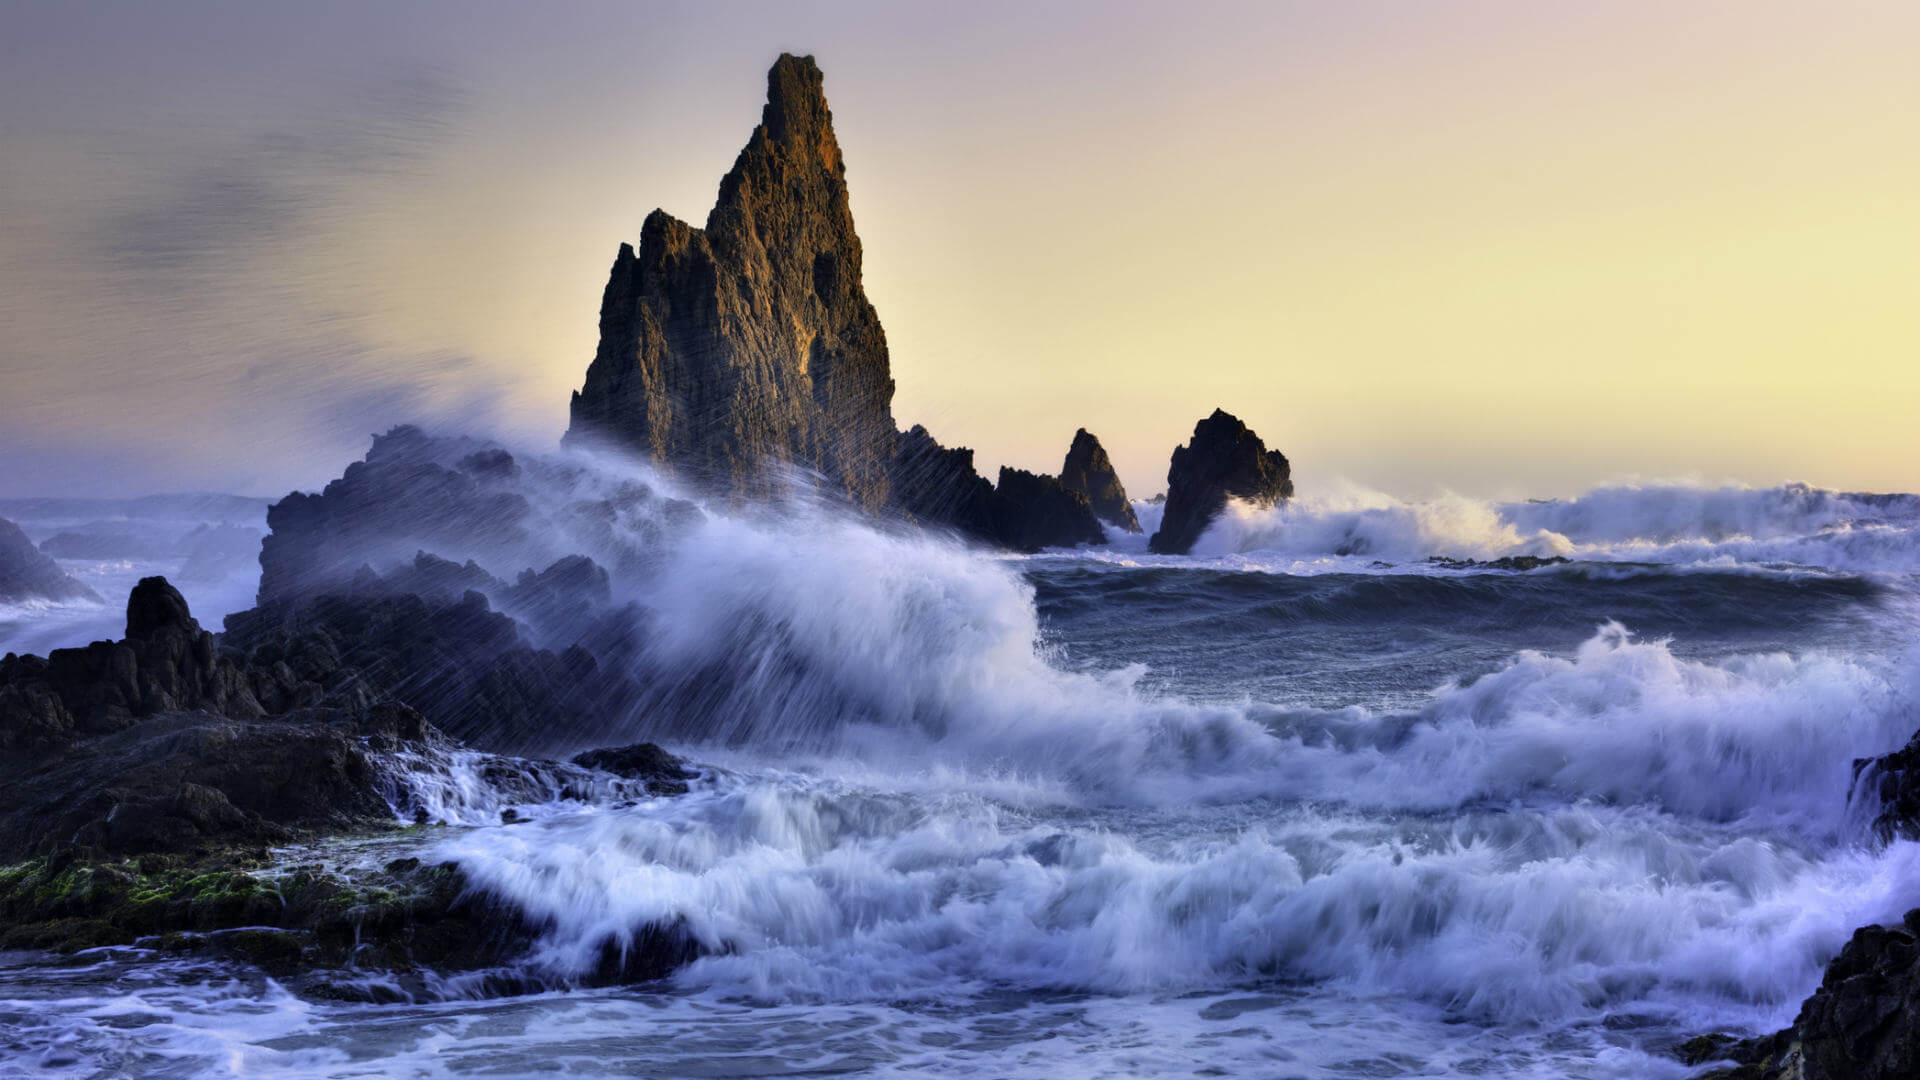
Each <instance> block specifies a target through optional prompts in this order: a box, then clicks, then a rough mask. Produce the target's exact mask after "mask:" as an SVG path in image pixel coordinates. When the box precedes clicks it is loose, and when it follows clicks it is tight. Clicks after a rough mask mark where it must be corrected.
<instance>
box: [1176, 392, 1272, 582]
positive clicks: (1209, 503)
mask: <svg viewBox="0 0 1920 1080" xmlns="http://www.w3.org/2000/svg"><path fill="white" fill-rule="evenodd" d="M1292 497H1293V478H1292V470H1291V469H1290V468H1289V467H1288V465H1287V459H1286V455H1284V454H1282V453H1280V451H1278V450H1269V449H1267V447H1266V444H1265V443H1263V442H1261V441H1260V436H1258V435H1256V434H1254V433H1253V432H1252V431H1251V430H1249V429H1248V428H1247V425H1245V424H1243V423H1241V422H1240V421H1239V420H1238V419H1236V418H1235V417H1233V416H1232V415H1230V414H1228V413H1227V412H1225V411H1223V410H1220V409H1215V410H1214V411H1213V415H1211V416H1209V417H1207V418H1206V419H1205V420H1202V421H1200V422H1199V423H1198V424H1195V425H1194V427H1193V438H1192V440H1190V441H1189V442H1188V443H1187V445H1185V446H1181V447H1176V448H1175V449H1174V451H1173V463H1172V465H1171V466H1169V468H1168V469H1167V507H1166V513H1165V514H1164V515H1163V516H1162V517H1161V519H1160V531H1159V532H1156V533H1154V534H1153V538H1152V539H1151V540H1149V541H1148V542H1147V547H1148V548H1149V549H1150V550H1152V551H1154V552H1156V553H1158V554H1161V555H1184V554H1186V553H1187V552H1189V551H1191V550H1193V544H1194V541H1196V540H1198V539H1200V534H1201V533H1203V532H1205V531H1206V529H1207V526H1208V525H1210V524H1212V522H1213V519H1214V518H1215V517H1216V516H1217V515H1218V514H1219V513H1220V511H1221V510H1222V509H1224V508H1225V507H1226V505H1227V500H1228V499H1240V500H1243V501H1245V502H1249V503H1252V504H1254V505H1256V506H1272V505H1273V504H1274V503H1276V502H1279V501H1280V500H1282V499H1289V498H1292Z"/></svg>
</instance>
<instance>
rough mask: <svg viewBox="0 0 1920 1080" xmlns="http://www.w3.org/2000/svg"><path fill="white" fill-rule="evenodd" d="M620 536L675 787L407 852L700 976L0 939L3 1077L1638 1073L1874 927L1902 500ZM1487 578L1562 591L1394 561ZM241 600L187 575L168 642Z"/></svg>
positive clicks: (1915, 619)
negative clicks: (500, 983) (523, 974)
mask: <svg viewBox="0 0 1920 1080" xmlns="http://www.w3.org/2000/svg"><path fill="white" fill-rule="evenodd" d="M1138 509H1139V511H1140V512H1141V516H1142V519H1143V520H1144V521H1145V522H1147V524H1148V528H1149V529H1151V528H1152V525H1153V522H1154V520H1155V519H1156V517H1157V513H1158V509H1159V508H1158V507H1157V506H1154V505H1150V504H1147V503H1140V504H1138ZM23 525H31V523H30V522H23ZM39 538H41V537H40V536H36V539H39ZM661 544H662V550H661V551H660V552H659V553H658V558H657V560H656V561H655V562H653V563H650V564H648V565H647V567H646V568H645V569H644V570H642V571H636V572H633V573H631V574H629V575H627V576H626V577H624V578H622V579H621V580H620V581H618V582H617V583H616V589H617V591H618V592H620V594H621V596H622V598H623V599H628V600H631V601H632V602H634V603H636V604H639V605H641V606H642V607H643V608H645V609H646V610H648V611H650V612H652V613H654V615H655V616H656V617H655V619H654V621H653V623H652V624H651V625H652V626H653V627H654V629H653V630H652V631H651V633H652V634H653V635H654V636H653V637H652V638H651V639H650V640H649V643H648V646H647V648H646V649H644V650H642V651H641V653H640V658H639V659H638V660H636V661H635V662H636V663H643V664H646V665H648V666H649V670H650V671H651V672H652V673H654V674H655V675H656V676H657V677H660V678H672V677H674V676H672V675H671V673H672V672H681V671H685V672H700V673H704V674H701V675H699V676H698V677H701V678H712V677H713V672H715V671H716V670H725V671H727V672H729V673H730V675H729V676H728V678H727V679H726V680H725V685H724V686H716V687H715V688H714V689H713V691H712V693H711V694H709V695H707V697H706V698H705V699H704V700H703V704H702V707H701V710H700V715H699V716H698V717H695V718H691V719H690V718H689V717H688V716H687V715H685V714H684V713H677V714H671V715H669V714H667V713H666V711H665V710H662V711H661V712H660V713H658V714H647V713H643V714H641V715H636V716H632V717H624V718H615V719H617V720H618V723H617V725H615V728H614V730H615V731H617V732H618V733H620V734H623V735H626V736H630V737H631V738H633V739H638V738H654V739H658V740H660V741H662V742H664V743H666V744H667V745H668V746H669V747H670V748H672V749H674V750H676V751H677V752H679V753H682V754H684V755H686V756H687V757H689V758H690V759H691V760H693V761H694V762H696V763H698V764H699V765H700V766H701V767H702V768H703V770H704V777H703V779H702V780H700V781H698V782H697V783H696V784H695V786H694V790H693V792H692V793H691V794H689V795H686V796H682V797H678V798H670V799H659V800H653V801H648V802H643V803H640V804H638V805H629V806H624V807H616V806H582V805H579V804H569V805H565V806H561V805H554V806H544V807H523V808H520V809H521V812H522V813H523V815H524V816H526V817H528V818H530V819H531V820H529V821H525V822H522V823H519V824H513V825H501V824H498V823H497V822H498V820H499V813H498V811H499V809H500V807H499V806H498V805H497V804H495V803H491V802H488V801H487V799H486V798H485V796H484V795H475V794H473V793H472V792H471V791H453V790H449V791H447V792H446V793H445V797H444V799H442V800H441V801H440V802H438V803H436V804H435V805H434V811H435V817H436V819H437V820H439V821H441V822H443V823H444V824H440V825H436V826H434V827H433V828H430V829H428V830H426V831H425V833H424V835H423V836H419V837H415V838H412V839H410V840H408V841H406V842H407V843H409V844H412V845H414V846H415V847H416V848H420V849H423V850H422V851H421V853H422V854H423V855H428V856H431V857H435V858H446V859H454V860H457V861H458V862H460V863H461V864H462V865H463V866H464V867H465V868H466V870H467V872H468V873H469V875H470V876H471V878H472V880H473V881H474V882H475V883H476V886H477V887H478V888H480V889H482V890H484V891H486V892H488V893H489V894H491V895H493V896H494V897H496V898H498V899H500V900H502V901H503V902H506V903H509V904H512V905H515V906H518V907H519V908H521V909H523V910H524V911H526V912H528V913H529V914H531V915H533V916H534V917H535V918H537V919H539V920H541V921H542V922H543V923H544V924H545V926H546V928H547V929H546V930H545V932H544V934H543V936H542V938H541V941H540V944H539V946H538V949H537V950H536V953H535V955H534V956H533V957H531V958H530V959H529V960H528V964H529V965H530V966H532V967H534V968H537V969H538V970H539V971H540V972H541V973H542V974H544V975H547V976H555V977H562V978H563V977H564V976H565V975H566V974H567V973H569V972H577V971H581V970H584V969H586V968H588V967H590V966H591V965H592V964H593V962H594V960H595V958H596V957H597V955H598V950H599V948H600V947H601V945H602V943H604V942H606V941H607V940H609V939H612V940H615V941H619V940H622V935H630V934H632V933H633V931H635V930H636V929H637V928H639V927H641V926H644V925H646V924H649V923H656V922H662V921H676V920H678V921H683V922H684V925H686V926H687V927H688V928H689V929H690V930H691V931H692V932H693V933H694V934H695V935H696V936H697V937H698V938H699V939H700V940H701V941H702V942H703V943H705V944H707V945H708V946H709V947H710V949H711V953H710V955H708V956H706V957H705V958H703V959H700V960H697V961H695V962H694V963H693V964H691V965H690V966H689V967H687V968H685V969H684V970H682V971H681V972H680V973H678V974H677V975H676V976H674V977H673V978H672V979H670V980H669V981H666V982H663V983H660V984H656V985H648V986H638V987H618V988H608V989H593V990H575V991H566V992H558V991H556V992H552V993H545V994H538V995H533V996H523V997H508V998H480V997H475V996H471V995H472V994H473V992H474V991H473V987H474V986H475V985H476V983H475V982H474V981H473V980H462V979H458V978H454V979H448V980H446V981H444V982H443V983H439V984H437V985H436V986H435V987H434V988H433V990H432V992H429V993H426V994H419V993H414V994H412V1000H408V1001H402V1002H397V1003H389V1004H378V1005H374V1004H346V1003H337V1002H328V1001H315V1000H304V999H302V998H300V997H298V996H295V995H294V994H292V993H290V992H289V991H288V990H286V989H285V988H283V987H281V986H280V985H278V984H276V983H275V982H274V981H273V980H272V979H270V978H268V977H266V976H265V975H263V974H260V973H258V972H256V971H252V970H249V969H246V968H244V967H240V966H232V965H226V964H220V963H213V962H209V961H203V960H193V961H185V960H178V959H168V958H163V957H161V956H159V955H157V954H153V953H149V952H146V951H143V950H140V949H131V948H130V949H110V950H99V951H96V952H93V953H89V954H83V955H82V956H80V957H78V958H72V959H57V958H52V957H48V956H45V955H38V954H8V955H0V1075H8V1076H11V1075H22V1076H35V1077H41V1076H46V1077H109V1076H175V1077H201V1076H233V1077H387V1076H402V1077H411V1076H451V1075H472V1076H495V1077H499V1076H535V1075H557V1076H652V1077H713V1078H718V1077H761V1076H787V1075H815V1074H832V1075H850V1076H897V1075H907V1074H912V1075H931V1076H967V1077H976V1076H977V1077H1032V1078H1042V1080H1063V1078H1072V1077H1131V1076H1232V1077H1276V1078H1279V1077H1341V1078H1372V1077H1391V1076H1434V1077H1489V1078H1492V1077H1633V1078H1646V1077H1655V1078H1657V1077H1678V1076H1684V1075H1686V1070H1684V1069H1682V1068H1681V1067H1679V1066H1678V1065H1677V1064H1675V1063H1674V1062H1673V1061H1672V1060H1671V1059H1670V1058H1669V1057H1667V1056H1666V1053H1665V1052H1666V1051H1667V1050H1668V1049H1669V1048H1670V1047H1671V1046H1672V1045H1673V1044H1674V1043H1675V1042H1676V1041H1678V1040H1680V1039H1682V1038H1685V1037H1687V1036H1690V1035H1693V1034H1697V1033H1699V1032H1702V1031H1706V1030H1731V1031H1737V1032H1762V1031H1769V1030H1773V1029H1775V1028H1778V1027H1780V1026H1783V1025H1784V1024H1786V1023H1787V1022H1789V1021H1790V1020H1791V1019H1792V1017H1793V1014H1794V1012H1795V1011H1796V1009H1797V1008H1798V1005H1799V1003H1800V1001H1801V1000H1802V999H1803V998H1804V997H1805V996H1806V995H1807V994H1808V993H1809V992H1811V991H1812V990H1813V988H1814V987H1815V986H1816V985H1817V984H1818V982H1819V979H1820V975H1821V971H1822V968H1823V966H1824V965H1825V963H1826V961H1827V960H1828V959H1830V958H1831V957H1832V956H1833V954H1834V953H1835V952H1836V951H1837V950H1838V949H1839V947H1840V945H1841V944H1842V943H1843V942H1844V941H1845V940H1846V938H1847V937H1848V936H1849V934H1850V933H1851V931H1852V930H1853V929H1854V928H1855V927H1856V926H1859V925H1861V924H1863V923H1867V922H1871V921H1875V920H1885V919H1893V918H1897V917H1898V916H1899V915H1900V914H1901V913H1902V912H1904V911H1905V910H1907V909H1908V908H1910V907H1914V906H1920V846H1917V845H1914V844H1911V843H1905V842H1899V843H1894V844H1891V845H1882V844H1878V843H1875V842H1874V841H1873V840H1872V838H1871V836H1870V835H1869V832H1868V830H1867V829H1866V828H1865V827H1864V822H1865V821H1866V819H1867V818H1869V817H1870V816H1871V814H1872V811H1873V808H1872V807H1871V806H1865V805H1862V804H1861V802H1860V800H1859V799H1850V798H1849V795H1850V791H1849V788H1850V783H1851V770H1852V762H1853V761H1854V759H1856V758H1859V757H1863V756H1867V755H1873V754H1880V753H1885V752H1887V751H1890V750H1893V749H1895V748H1898V747H1899V746H1901V745H1903V744H1904V743H1905V742H1906V741H1907V740H1908V739H1909V738H1910V737H1911V736H1912V735H1913V734H1914V732H1915V730H1916V729H1920V652H1916V651H1915V644H1914V643H1915V642H1916V641H1920V637H1917V636H1916V628H1920V603H1917V602H1916V601H1917V600H1920V591H1917V586H1920V498H1916V497H1915V496H1911V495H1891V496H1885V495H1876V496H1867V495H1848V494H1843V493H1836V492H1829V491H1822V490H1817V489H1811V488H1806V487H1799V486H1788V487H1780V488H1772V489H1748V488H1738V487H1701V486H1684V485H1667V486H1621V487H1611V488H1603V489H1599V490H1595V491H1592V492H1589V493H1587V494H1585V495H1582V496H1580V497H1578V498H1571V499H1560V500H1549V501H1520V502H1513V503H1492V502H1483V501H1477V500H1470V499H1464V498H1453V497H1448V498H1442V499H1436V500H1432V501H1429V502H1424V503H1406V502H1400V501H1397V500H1394V499H1391V498H1387V497H1385V496H1381V495H1377V494H1373V493H1369V492H1366V491H1362V490H1358V489H1351V490H1341V491H1334V492H1329V493H1325V494H1321V495H1315V494H1314V493H1311V492H1309V493H1308V494H1307V495H1306V496H1305V497H1303V498H1301V499H1298V500H1296V501H1295V502H1294V503H1292V504H1290V505H1288V506H1285V507H1282V508H1280V509H1277V510H1257V509H1250V508H1246V507H1239V506H1235V507H1232V508H1230V509H1229V511H1228V513H1226V514H1225V515H1224V516H1223V517H1222V518H1221V519H1220V520H1219V521H1217V522H1216V523H1215V525H1214V526H1213V527H1212V529H1211V530H1210V531H1209V532H1208V533H1207V534H1206V536H1205V537H1203V539H1202V541H1201V543H1200V545H1199V546H1198V549H1197V551H1196V553H1195V554H1193V555H1191V556H1185V557H1160V556H1152V555H1149V554H1147V553H1146V552H1145V542H1144V537H1135V536H1126V535H1118V536H1116V537H1115V543H1114V545H1113V546H1112V547H1110V548H1108V549H1101V550H1087V551H1081V552H1075V553H1050V554H1045V555H1040V556H1034V557H1012V556H1004V555H997V554H991V553H986V552H981V551H977V550H970V549H968V548H966V547H965V546H963V545H961V544H959V543H957V542H954V541H951V540H943V539H939V538H934V537H928V536H923V535H919V534H916V533H913V532H911V531H905V530H898V529H883V528H876V527H874V526H872V525H869V524H864V523H861V522H857V521H852V520H849V519H846V518H842V517H839V516H837V515H835V514H833V513H832V512H830V511H828V510H825V509H822V508H817V507H815V508H811V509H803V510H795V511H792V512H789V513H764V514H752V515H729V514H728V513H726V512H724V511H720V510H714V509H711V508H710V511H709V515H708V517H707V519H706V521H705V522H704V524H702V525H701V526H699V527H698V528H697V529H695V530H694V531H693V532H692V533H691V534H689V535H684V536H681V537H679V538H677V539H673V540H670V541H661ZM1513 555H1537V556H1558V557H1563V558H1565V559H1567V560H1568V561H1566V562H1564V563H1555V564H1551V565H1547V566H1544V567H1542V568H1540V569H1535V570H1530V571H1525V572H1514V571H1507V570H1493V569H1485V568H1477V567H1471V566H1468V567H1460V566H1457V565H1452V564H1440V563H1434V562H1430V561H1428V560H1429V559H1430V558H1431V557H1434V556H1447V557H1453V558H1460V559H1482V560H1485V559H1494V558H1500V557H1505V556H1513ZM75 565H76V567H77V568H81V569H84V567H83V566H79V564H75ZM129 565H131V564H129ZM100 572H101V573H105V571H100ZM235 573H236V574H238V575H239V577H238V578H235V579H227V578H221V577H220V576H219V575H217V574H216V575H214V577H215V580H214V581H213V582H211V583H210V584H209V585H207V586H204V587H202V592H203V593H204V596H203V595H201V594H200V593H196V591H195V587H194V586H193V585H192V584H191V583H189V584H188V586H187V588H186V592H187V595H188V597H189V599H190V601H192V602H193V603H194V604H195V607H196V611H197V612H198V613H200V614H201V615H202V616H203V618H206V619H207V621H209V622H210V623H217V621H218V620H217V616H218V615H219V614H221V613H223V611H222V609H225V610H232V609H233V608H235V607H238V606H244V604H245V599H244V592H245V590H244V588H243V586H244V584H245V580H244V579H245V573H246V572H245V570H244V569H240V570H236V571H235ZM235 580H239V581H241V585H235V584H234V581H235ZM102 591H103V592H104V591H106V590H105V589H103V590H102ZM121 595H124V593H121ZM112 607H113V605H112V604H109V605H108V608H109V609H111V608H112ZM111 614H112V613H111V611H109V612H108V614H106V615H101V614H99V613H95V615H94V616H91V617H92V618H93V620H94V621H93V622H92V623H88V622H86V621H85V619H84V618H82V617H81V616H80V615H78V614H75V613H74V612H65V613H62V612H46V611H41V612H24V613H15V616H14V622H13V623H12V624H10V626H9V627H7V628H5V629H0V634H7V635H11V639H8V638H0V649H8V648H19V647H21V646H20V645H19V644H18V643H17V642H18V641H20V640H28V641H30V642H31V644H32V647H33V648H35V649H36V650H38V649H44V648H46V647H48V646H49V645H58V644H72V643H77V641H80V640H85V639H86V638H87V637H89V636H106V635H105V634H101V633H96V632H95V631H96V629H97V626H98V624H99V623H100V621H101V620H102V619H105V620H106V621H107V622H109V623H110V622H111V621H112V620H111V617H110V616H111ZM110 632H111V631H109V633H110ZM63 635H64V636H65V637H66V638H71V639H73V640H63ZM689 677H695V676H689ZM674 700H678V701H681V702H685V701H687V700H689V698H688V697H687V696H686V695H681V696H679V697H677V698H675V699H674ZM561 741H564V739H562V740H561ZM565 749H567V747H564V746H562V747H556V752H558V751H560V750H565ZM397 809H398V808H397ZM288 857H289V858H294V857H296V856H294V855H291V854H290V855H289V856H288ZM302 857H304V856H302Z"/></svg>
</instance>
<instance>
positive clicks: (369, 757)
mask: <svg viewBox="0 0 1920 1080" xmlns="http://www.w3.org/2000/svg"><path fill="white" fill-rule="evenodd" d="M429 737H430V736H429V729H428V727H427V725H426V722H425V721H424V720H422V719H421V717H420V714H418V713H416V712H414V711H413V710H412V709H409V708H407V707H406V706H404V705H398V704H383V705H375V706H372V707H370V708H366V709H360V710H345V709H309V710H301V711H297V712H294V713H290V714H287V715H286V716H283V717H278V718H275V719H271V720H268V719H253V720H236V719H231V718H228V717H222V716H216V715H213V714H211V713H206V712H193V713H174V712H169V713H160V714H157V715H155V716H153V717H151V718H148V719H145V720H142V721H140V722H137V723H135V724H133V725H132V726H130V727H128V728H126V729H125V730H122V731H118V732H115V733H113V734H111V735H104V736H100V737H98V738H94V739H88V740H83V741H82V742H80V743H78V744H75V745H72V746H69V747H67V748H65V749H64V750H63V752H62V753H60V754H57V755H54V756H52V757H50V758H47V759H46V760H45V764H44V765H42V766H41V767H39V768H37V769H33V770H31V771H25V772H23V773H21V774H20V775H18V776H17V777H16V787H17V789H18V790H17V791H16V792H15V793H13V794H11V795H9V796H6V797H4V798H0V851H7V852H14V853H38V852H41V851H45V850H49V849H59V848H65V847H79V848H86V849H91V850H94V851H98V852H100V853H102V854H108V855H136V854H141V853H145V852H173V853H183V854H192V853H207V852H211V851H218V850H227V849H230V848H233V847H236V846H240V847H259V846H263V845H266V844H274V843H284V842H286V841H287V840H288V839H290V838H292V837H293V836H294V835H296V834H297V832H299V831H312V830H321V829H329V830H331V829H347V828H354V827H366V826H371V825H379V824H386V823H390V822H392V821H393V811H392V810H391V809H390V808H389V807H388V804H387V802H386V800H385V799H384V798H383V797H382V794H381V791H380V770H379V768H378V767H377V765H376V763H375V755H376V754H377V753H379V752H381V751H391V750H395V749H398V748H400V747H401V746H402V745H406V744H412V745H416V746H417V745H419V744H421V743H423V742H425V741H426V740H427V739H428V738H429Z"/></svg>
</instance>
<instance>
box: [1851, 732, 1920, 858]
mask: <svg viewBox="0 0 1920 1080" xmlns="http://www.w3.org/2000/svg"><path fill="white" fill-rule="evenodd" d="M1865 797H1871V798H1872V799H1873V800H1874V803H1873V804H1872V805H1877V807H1878V810H1877V812H1876V814H1875V817H1874V819H1873V830H1874V832H1875V833H1876V834H1878V836H1879V837H1880V839H1881V840H1882V841H1889V840H1895V839H1901V840H1920V733H1916V734H1915V735H1914V737H1913V739H1912V741H1910V742H1908V743H1907V745H1906V746H1904V747H1901V748H1900V749H1898V750H1895V751H1894V752H1893V753H1891V754H1883V755H1881V756H1880V757H1876V758H1859V759H1857V760H1856V761H1854V763H1853V791H1852V794H1851V795H1850V796H1849V798H1850V799H1861V798H1865Z"/></svg>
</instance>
